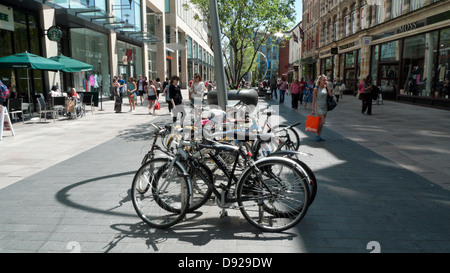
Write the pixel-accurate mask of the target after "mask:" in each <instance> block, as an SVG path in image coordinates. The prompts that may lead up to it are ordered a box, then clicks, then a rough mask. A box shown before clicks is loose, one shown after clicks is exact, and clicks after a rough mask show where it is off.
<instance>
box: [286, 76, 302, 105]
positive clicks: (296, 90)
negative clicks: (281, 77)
mask: <svg viewBox="0 0 450 273" xmlns="http://www.w3.org/2000/svg"><path fill="white" fill-rule="evenodd" d="M288 94H290V95H291V102H292V109H294V110H296V109H297V108H298V100H299V97H300V83H299V81H298V79H295V80H294V82H293V83H291V84H290V85H289V93H288Z"/></svg>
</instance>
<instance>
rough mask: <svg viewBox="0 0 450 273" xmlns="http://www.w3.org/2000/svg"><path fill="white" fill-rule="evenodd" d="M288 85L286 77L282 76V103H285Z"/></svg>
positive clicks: (280, 87)
mask: <svg viewBox="0 0 450 273" xmlns="http://www.w3.org/2000/svg"><path fill="white" fill-rule="evenodd" d="M287 87H288V84H287V82H286V79H285V77H282V78H281V81H280V82H279V83H278V89H279V90H280V94H279V95H280V101H279V102H280V103H284V94H285V93H286V89H287Z"/></svg>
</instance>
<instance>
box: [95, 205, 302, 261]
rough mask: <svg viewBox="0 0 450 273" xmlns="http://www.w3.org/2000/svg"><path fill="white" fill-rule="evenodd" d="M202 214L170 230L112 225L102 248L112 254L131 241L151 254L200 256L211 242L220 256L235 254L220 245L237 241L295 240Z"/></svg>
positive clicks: (231, 218) (292, 235) (236, 220)
mask: <svg viewBox="0 0 450 273" xmlns="http://www.w3.org/2000/svg"><path fill="white" fill-rule="evenodd" d="M204 214H205V213H204V212H200V211H197V212H193V213H189V214H188V217H187V219H186V220H185V221H183V222H181V223H178V224H177V225H175V226H173V227H171V228H169V229H156V228H152V227H149V226H148V225H147V224H145V223H144V222H142V221H140V222H138V223H135V224H132V223H129V224H128V223H120V224H113V225H111V226H110V228H111V229H114V230H116V231H119V233H118V234H116V235H115V236H114V238H113V239H112V240H111V241H110V242H109V243H108V244H107V245H106V246H105V247H104V248H105V249H106V250H105V252H111V251H114V249H115V248H119V245H120V243H121V241H127V242H129V241H130V239H136V240H139V239H141V240H143V243H144V244H145V246H146V248H147V250H149V251H150V252H163V253H165V252H170V253H174V252H201V249H202V247H208V246H207V245H208V244H209V243H211V242H213V241H218V242H217V243H218V244H222V245H223V247H221V246H220V245H218V246H217V250H218V251H219V252H235V249H230V247H229V245H228V243H227V242H223V241H224V240H225V241H228V240H229V241H230V242H231V241H233V240H240V241H241V242H242V244H244V242H246V241H247V242H249V244H251V245H253V242H256V241H260V242H267V244H270V242H271V241H280V240H293V239H294V238H295V237H296V236H297V234H295V233H292V232H279V233H264V232H262V231H260V230H258V229H257V228H255V227H253V226H251V225H250V224H249V223H248V222H247V221H246V220H245V219H244V218H243V217H238V216H228V217H225V218H224V219H220V218H219V217H203V216H204ZM271 234H272V235H273V234H275V235H276V236H271ZM180 244H182V245H180ZM180 246H182V247H180ZM117 251H122V250H120V249H118V250H117ZM134 251H135V250H134ZM134 251H133V252H134ZM253 251H255V250H253Z"/></svg>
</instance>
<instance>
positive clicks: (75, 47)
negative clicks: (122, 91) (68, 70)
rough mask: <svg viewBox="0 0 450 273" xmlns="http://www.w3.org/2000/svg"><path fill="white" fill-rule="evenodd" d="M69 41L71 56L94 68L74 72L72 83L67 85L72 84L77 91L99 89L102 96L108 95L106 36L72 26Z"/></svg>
mask: <svg viewBox="0 0 450 273" xmlns="http://www.w3.org/2000/svg"><path fill="white" fill-rule="evenodd" d="M70 41H71V48H72V55H71V57H72V58H74V59H76V60H79V61H82V62H85V63H88V64H90V65H92V66H94V70H91V71H86V72H80V73H74V75H73V76H74V78H73V83H70V84H67V86H68V87H69V85H70V86H73V87H75V89H76V90H77V91H82V90H85V91H99V92H100V93H101V94H102V95H103V96H109V95H110V83H109V77H110V75H109V54H108V52H107V51H105V48H106V47H107V45H108V36H107V35H106V34H103V33H99V32H96V31H93V30H90V29H87V28H72V29H70ZM91 76H92V77H91ZM94 79H95V80H94ZM91 80H92V81H91ZM63 91H65V92H67V91H68V90H63Z"/></svg>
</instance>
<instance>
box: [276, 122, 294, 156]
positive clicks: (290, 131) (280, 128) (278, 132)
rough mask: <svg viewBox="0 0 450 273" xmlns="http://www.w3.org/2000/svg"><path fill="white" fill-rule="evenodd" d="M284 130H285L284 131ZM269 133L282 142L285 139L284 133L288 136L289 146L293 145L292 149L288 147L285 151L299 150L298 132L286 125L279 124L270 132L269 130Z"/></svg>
mask: <svg viewBox="0 0 450 273" xmlns="http://www.w3.org/2000/svg"><path fill="white" fill-rule="evenodd" d="M284 128H286V130H284ZM270 131H271V132H272V133H274V134H275V135H276V136H277V137H279V138H280V139H281V140H283V141H285V140H286V138H287V137H286V133H288V134H289V138H290V140H291V144H292V145H293V147H292V148H291V147H289V146H288V147H287V150H293V151H298V149H299V148H300V136H299V134H298V132H297V131H296V130H295V128H293V127H289V126H288V125H285V124H280V125H277V126H274V127H273V128H272V130H269V132H270Z"/></svg>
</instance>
